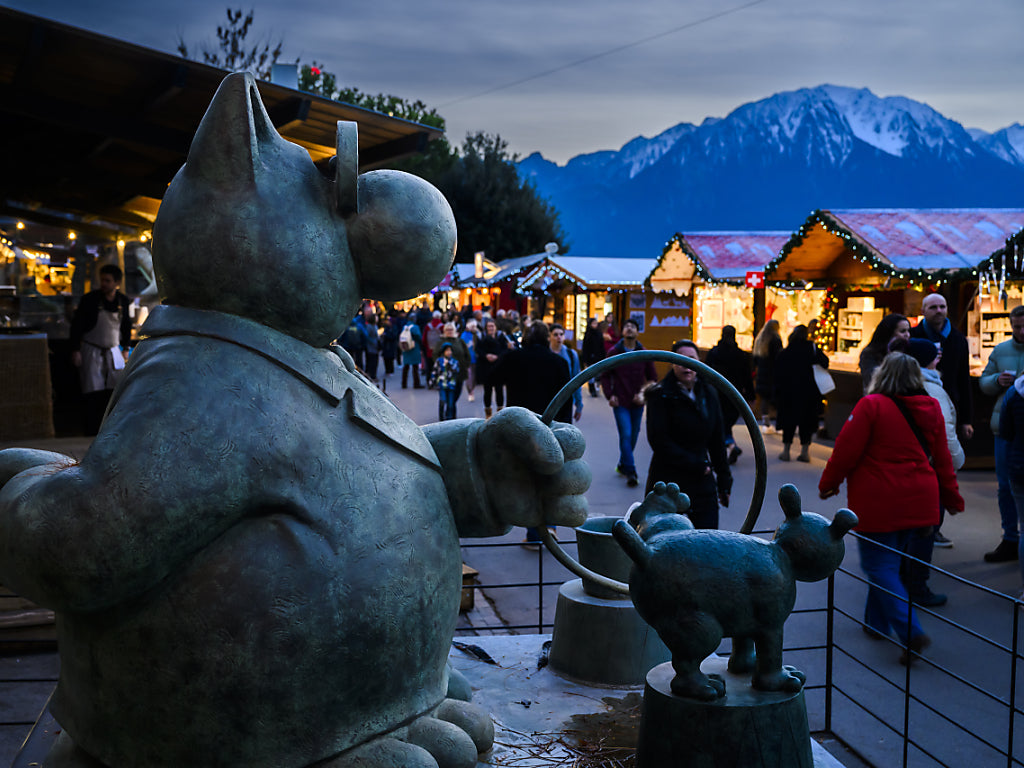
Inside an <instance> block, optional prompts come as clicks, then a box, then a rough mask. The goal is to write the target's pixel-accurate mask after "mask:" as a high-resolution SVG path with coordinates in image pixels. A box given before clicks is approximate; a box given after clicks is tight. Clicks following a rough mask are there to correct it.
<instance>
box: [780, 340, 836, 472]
mask: <svg viewBox="0 0 1024 768" xmlns="http://www.w3.org/2000/svg"><path fill="white" fill-rule="evenodd" d="M815 365H820V366H821V367H822V368H828V358H827V357H826V356H825V353H824V352H822V351H821V350H820V349H818V348H817V347H816V346H815V345H814V343H813V342H812V341H811V340H810V338H809V336H808V332H807V326H806V325H798V326H797V327H796V328H794V329H793V332H792V333H791V334H789V341H788V342H787V343H786V348H785V349H783V350H782V351H781V352H779V354H778V356H777V357H776V358H775V407H776V408H777V409H778V418H777V419H776V425H777V427H778V428H779V429H780V430H781V431H782V453H781V454H779V458H780V459H782V460H783V461H789V460H790V452H789V451H790V447H791V446H792V445H793V437H794V436H795V435H796V433H797V430H799V431H800V455H799V456H797V457H796V460H797V461H803V462H809V461H810V460H811V438H812V437H814V433H815V432H817V431H818V419H819V417H820V416H821V412H822V409H821V391H820V390H819V389H818V385H817V384H816V383H815V380H814V366H815Z"/></svg>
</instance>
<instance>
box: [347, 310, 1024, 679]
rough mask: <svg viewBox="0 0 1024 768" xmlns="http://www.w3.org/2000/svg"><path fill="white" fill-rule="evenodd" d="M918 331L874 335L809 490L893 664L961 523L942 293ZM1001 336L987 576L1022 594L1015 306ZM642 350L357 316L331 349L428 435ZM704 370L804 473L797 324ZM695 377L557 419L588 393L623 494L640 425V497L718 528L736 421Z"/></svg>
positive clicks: (543, 327)
mask: <svg viewBox="0 0 1024 768" xmlns="http://www.w3.org/2000/svg"><path fill="white" fill-rule="evenodd" d="M922 315H923V319H922V320H921V322H920V323H918V324H917V325H914V324H912V322H911V321H910V320H909V319H908V318H907V317H905V316H903V315H901V314H898V313H890V314H887V315H886V316H885V317H884V318H883V319H882V321H881V322H880V323H879V324H878V325H877V327H876V328H875V329H874V332H873V334H872V336H871V338H870V340H869V341H868V343H867V344H866V345H865V347H864V348H863V350H862V352H861V354H860V360H859V362H860V371H861V376H862V380H863V388H864V397H862V398H861V399H860V400H858V401H857V403H856V405H855V407H854V409H853V412H852V413H851V415H850V417H849V419H848V420H847V421H846V422H845V424H844V426H843V428H842V429H841V431H840V432H839V434H838V435H835V436H833V437H834V439H835V444H834V448H833V450H832V452H831V456H830V458H829V459H828V461H827V463H826V465H825V467H824V469H823V472H822V474H821V479H820V481H819V495H820V496H821V498H823V499H826V498H829V497H831V496H834V495H836V494H838V493H839V491H840V486H841V485H842V484H843V483H846V486H847V506H849V507H850V509H852V510H853V511H854V512H855V513H856V514H857V515H858V518H859V521H860V522H859V525H858V527H857V529H856V531H857V532H858V533H859V534H860V537H858V539H857V546H858V550H859V554H860V561H861V567H862V569H863V571H864V573H865V575H866V577H867V579H868V582H869V584H870V588H869V591H868V596H867V602H866V605H865V611H864V628H865V632H867V633H868V634H869V635H870V636H872V637H882V636H889V637H892V636H895V637H896V639H898V640H899V642H900V643H901V645H902V646H903V647H904V649H905V650H904V652H903V655H902V656H901V660H902V661H903V662H905V663H909V662H910V660H911V659H912V658H913V656H914V655H915V654H917V653H920V652H921V651H922V650H923V649H924V648H925V647H927V645H928V644H929V642H930V640H929V637H928V635H927V634H926V632H925V630H924V628H923V627H922V625H921V623H920V621H919V620H918V618H917V615H916V612H915V611H913V610H912V608H913V606H914V605H919V606H926V607H931V608H934V607H938V606H942V605H944V604H945V603H946V602H947V596H946V595H944V594H937V593H935V592H933V591H932V590H931V589H930V587H929V583H928V582H929V579H928V577H929V574H930V568H929V566H928V564H929V563H930V562H931V559H932V553H933V548H934V547H936V546H939V547H948V546H952V542H951V541H950V540H949V539H947V538H946V537H945V536H943V534H942V532H941V530H940V527H941V524H942V521H943V519H944V517H945V515H946V513H947V512H948V513H950V514H956V513H958V512H961V511H963V509H964V501H963V498H962V497H961V495H960V493H959V488H958V484H957V479H956V471H957V470H958V469H960V468H961V467H962V466H963V464H964V460H965V458H964V448H963V445H962V442H961V441H962V440H969V439H971V437H972V436H973V430H972V428H971V400H970V391H969V386H968V376H969V371H968V355H967V345H966V340H965V339H964V337H963V335H962V334H960V332H959V331H957V330H956V329H955V328H953V327H952V325H951V323H950V321H949V319H948V317H947V306H946V300H945V298H944V297H942V296H941V295H940V294H931V295H929V296H926V297H925V298H924V300H923V303H922ZM1010 323H1011V328H1012V338H1011V339H1010V340H1008V341H1005V342H1003V343H1002V344H999V345H998V346H997V347H996V348H995V349H994V350H993V352H992V354H991V356H990V358H989V361H988V364H987V367H986V368H985V370H984V372H983V374H982V377H981V380H980V387H981V389H982V391H983V392H985V393H987V394H989V395H995V396H997V397H996V406H995V409H994V411H993V413H992V422H991V423H992V431H993V434H994V435H995V457H996V476H997V481H998V506H999V511H1000V517H1001V522H1002V529H1003V537H1002V540H1001V541H1000V542H999V544H998V545H997V546H996V548H995V549H994V550H992V551H991V552H988V553H986V554H985V556H984V559H985V560H986V561H988V562H996V563H998V562H1010V561H1015V562H1018V563H1019V565H1020V569H1021V581H1022V585H1024V537H1022V536H1021V528H1022V527H1024V479H1022V478H1024V375H1022V374H1024V307H1018V308H1016V309H1014V310H1013V311H1012V312H1011V313H1010ZM638 335H639V333H638V327H637V324H636V322H635V321H633V320H630V319H627V320H626V321H625V322H623V323H621V325H618V326H616V325H615V324H614V322H613V321H612V320H611V318H605V319H604V320H603V321H599V320H598V319H597V318H591V319H590V321H589V322H588V324H587V327H586V331H585V333H584V335H583V338H582V339H580V340H579V343H578V344H568V343H566V332H565V329H564V328H563V327H562V326H561V325H559V324H557V323H556V324H550V325H549V324H547V323H544V322H543V321H540V320H534V319H531V318H522V317H520V316H519V315H518V314H516V313H515V312H502V311H498V312H496V313H494V314H493V315H492V314H491V313H490V312H487V311H480V310H477V311H469V310H467V311H463V312H461V313H457V312H454V311H449V312H447V313H442V312H440V311H437V310H430V309H429V308H427V307H421V308H419V309H417V310H414V311H411V312H409V313H407V314H406V313H402V312H399V313H396V314H394V315H383V314H381V313H378V312H377V311H376V309H375V308H374V307H372V306H371V305H368V306H366V307H364V308H363V310H362V311H361V312H360V313H359V314H358V315H357V316H356V317H354V318H353V321H352V324H351V325H350V327H349V330H348V331H346V334H345V336H343V337H342V338H341V339H340V340H339V341H340V343H341V344H342V345H343V346H345V348H346V349H348V350H349V352H350V354H352V356H353V358H355V360H356V362H357V364H359V365H360V367H361V368H363V370H364V371H365V373H366V375H367V376H368V377H370V378H376V377H377V375H378V367H379V365H380V362H381V361H383V365H384V370H385V372H386V373H392V372H393V371H395V370H396V366H400V367H401V371H402V386H403V387H406V386H408V378H409V374H410V372H411V374H412V379H413V381H412V386H413V387H416V388H422V387H423V386H428V387H433V388H436V389H437V392H438V398H439V403H438V418H439V419H440V420H444V419H451V418H456V416H457V402H458V400H459V396H460V395H461V393H462V392H463V390H465V392H466V393H467V396H468V399H469V400H470V401H472V400H474V391H475V390H476V389H482V390H483V405H484V414H485V416H486V417H487V418H490V417H491V416H492V415H493V414H494V413H495V412H497V411H500V410H501V409H502V408H503V407H505V406H522V407H525V408H528V409H530V410H532V411H534V412H536V413H538V414H540V413H542V412H543V411H545V410H546V409H547V407H548V405H549V404H550V403H551V402H552V401H553V400H554V398H555V396H556V395H557V394H558V393H559V392H560V391H561V390H562V389H563V388H564V387H565V385H566V384H567V383H568V382H569V381H570V380H571V379H572V378H573V377H575V376H576V375H577V374H579V373H580V371H582V370H585V369H586V368H588V367H590V366H592V365H594V364H596V363H598V362H599V361H601V360H603V359H605V358H607V357H610V356H614V355H618V354H623V353H627V352H631V351H635V350H641V349H643V345H642V344H641V343H640V342H639V340H638ZM577 350H578V351H577ZM671 351H673V352H676V353H678V354H680V355H682V356H684V357H689V358H692V359H696V360H699V359H701V356H700V352H699V350H698V348H697V346H696V344H694V343H693V342H692V341H689V340H680V341H677V342H675V343H674V344H673V345H672V348H671ZM704 359H705V362H706V364H707V365H708V366H709V367H710V368H712V369H714V370H715V371H717V372H718V373H719V374H721V376H722V377H724V378H725V379H726V380H728V381H729V382H730V383H731V384H732V385H733V386H734V387H735V388H736V390H737V391H738V392H739V393H740V395H741V396H742V397H743V399H745V400H746V401H747V402H748V403H749V404H750V405H751V407H752V409H753V411H754V413H755V415H756V418H757V419H759V420H760V422H761V428H762V430H763V431H765V432H775V433H778V434H780V436H781V439H782V446H783V448H782V452H781V453H780V454H779V455H778V458H779V459H780V460H782V461H790V460H791V459H794V458H795V459H796V460H797V461H801V462H807V463H809V462H810V461H811V457H810V446H811V444H812V438H813V437H814V436H815V435H816V434H817V433H818V431H819V425H820V423H821V419H822V416H823V407H824V397H823V394H822V391H821V387H820V382H821V379H820V374H821V373H822V372H825V373H826V376H827V368H828V366H829V359H828V357H827V355H826V354H825V351H824V350H823V349H821V348H820V347H819V346H818V345H817V344H815V342H814V341H813V332H812V330H811V329H810V328H809V327H808V326H805V325H798V326H797V327H796V328H794V329H793V330H792V331H791V332H790V333H789V336H788V338H786V339H785V340H783V338H782V335H781V333H780V326H779V323H778V321H776V320H769V321H768V322H767V323H766V324H765V325H764V327H763V328H762V329H761V330H760V332H759V333H758V334H757V336H756V338H755V339H754V343H753V349H752V352H746V351H744V350H742V349H741V348H740V347H739V346H738V345H737V343H736V331H735V329H734V328H732V327H731V326H726V327H725V328H723V330H722V334H721V338H720V339H719V341H718V343H717V344H716V345H715V346H714V347H713V348H712V349H711V350H709V351H708V352H707V354H706V356H705V358H704ZM705 378H706V377H704V376H702V375H700V374H699V373H698V372H697V371H696V370H695V369H694V368H692V367H689V366H687V365H682V364H675V365H672V366H671V367H670V369H669V371H668V373H667V374H666V375H665V376H664V377H662V378H661V379H660V380H658V378H657V376H656V373H655V369H654V366H653V364H652V363H651V362H649V361H639V362H638V361H635V360H634V361H631V362H629V363H625V364H623V365H620V366H618V367H614V368H610V369H607V370H605V371H604V373H603V374H602V375H600V376H595V377H592V378H590V379H589V380H588V381H586V382H585V384H584V385H583V386H581V387H579V388H577V389H576V390H575V391H574V392H573V393H572V395H571V396H570V397H566V398H565V399H564V400H563V401H562V402H561V405H560V408H559V410H558V412H557V413H556V414H555V419H556V420H558V421H563V422H567V423H573V422H578V421H579V420H580V419H581V417H582V415H583V410H584V397H583V393H584V388H586V389H587V390H588V391H589V393H590V395H591V397H595V398H596V397H602V396H603V398H604V400H605V401H606V403H607V404H608V406H610V407H611V409H612V415H613V420H614V423H615V426H616V431H617V434H618V454H619V457H618V462H617V465H616V467H615V472H616V473H617V474H619V475H621V476H623V477H624V478H625V480H626V484H627V486H629V487H636V486H638V485H639V483H640V478H639V472H638V468H637V466H636V462H635V459H634V452H635V450H636V446H637V441H638V439H639V436H640V433H641V429H642V423H643V414H644V410H645V408H646V409H647V420H646V437H647V441H648V444H649V446H650V448H651V461H650V465H649V467H648V468H647V473H646V484H645V492H649V491H650V490H651V488H652V487H653V486H654V484H655V483H657V482H659V481H661V482H672V483H676V484H677V485H678V486H679V488H680V489H681V490H682V491H683V492H684V493H686V495H687V496H688V498H689V500H690V509H689V515H690V518H691V521H692V522H693V524H694V525H695V527H697V528H717V527H718V519H719V509H720V507H722V506H728V504H729V498H730V494H731V491H732V483H733V476H732V469H731V466H732V465H733V464H734V463H735V462H736V461H737V459H738V458H739V456H740V455H741V454H742V450H741V449H740V448H739V446H738V445H737V443H736V440H735V438H734V436H733V428H734V426H735V424H736V422H737V421H738V420H739V417H740V413H739V409H738V407H737V406H736V404H735V403H734V402H733V401H732V399H731V398H728V397H723V396H721V394H720V393H719V392H718V391H716V388H715V387H714V386H712V385H711V383H710V382H708V381H706V380H705ZM421 380H422V381H423V382H425V383H421ZM798 435H799V438H800V451H799V453H798V454H796V455H795V456H794V454H793V453H792V443H793V440H794V438H795V437H797V436H798ZM551 532H552V534H554V533H555V532H554V529H551ZM539 541H540V537H539V532H538V531H537V530H535V529H530V530H529V531H528V532H527V538H526V540H525V541H524V544H527V545H529V546H531V547H532V546H536V545H537V544H538V543H539ZM1022 598H1024V594H1022ZM908 604H909V605H910V609H908Z"/></svg>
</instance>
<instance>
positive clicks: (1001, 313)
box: [964, 229, 1024, 375]
mask: <svg viewBox="0 0 1024 768" xmlns="http://www.w3.org/2000/svg"><path fill="white" fill-rule="evenodd" d="M971 278H972V282H975V281H976V285H975V288H976V290H975V291H974V292H973V294H974V295H973V297H972V298H971V301H970V304H969V305H968V310H967V326H966V328H965V329H964V334H965V335H966V336H967V345H968V347H969V349H970V352H971V373H972V374H974V375H980V373H981V371H982V370H983V369H984V367H985V364H986V363H987V362H988V357H989V354H991V352H992V349H993V348H994V347H995V346H996V345H997V344H1000V343H1002V342H1004V341H1006V340H1007V339H1009V338H1010V310H1011V309H1013V308H1014V307H1019V306H1020V305H1021V304H1022V303H1024V229H1021V230H1018V231H1017V232H1016V233H1014V234H1013V235H1011V236H1010V237H1009V238H1007V240H1006V243H1005V244H1004V245H1003V247H1002V248H1000V249H998V250H997V251H995V252H994V253H993V254H992V255H991V256H989V257H988V258H987V259H985V260H984V261H982V262H981V263H980V264H978V265H977V268H976V269H974V270H972V272H971Z"/></svg>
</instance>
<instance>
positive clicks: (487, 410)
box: [484, 405, 494, 419]
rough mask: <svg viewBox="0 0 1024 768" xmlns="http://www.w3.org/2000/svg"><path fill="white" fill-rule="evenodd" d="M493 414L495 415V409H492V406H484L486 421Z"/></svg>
mask: <svg viewBox="0 0 1024 768" xmlns="http://www.w3.org/2000/svg"><path fill="white" fill-rule="evenodd" d="M493 413H494V409H493V408H491V406H489V405H485V406H484V418H485V419H489V418H491V414H493Z"/></svg>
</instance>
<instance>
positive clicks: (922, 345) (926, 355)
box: [907, 339, 939, 368]
mask: <svg viewBox="0 0 1024 768" xmlns="http://www.w3.org/2000/svg"><path fill="white" fill-rule="evenodd" d="M907 354H908V355H910V356H911V357H912V358H914V359H915V360H917V363H918V365H920V366H921V367H922V368H927V367H928V365H929V363H931V361H932V360H934V359H935V358H936V357H938V356H939V350H938V349H937V348H936V347H935V344H934V343H933V342H931V341H926V340H925V339H910V341H909V342H907Z"/></svg>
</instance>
